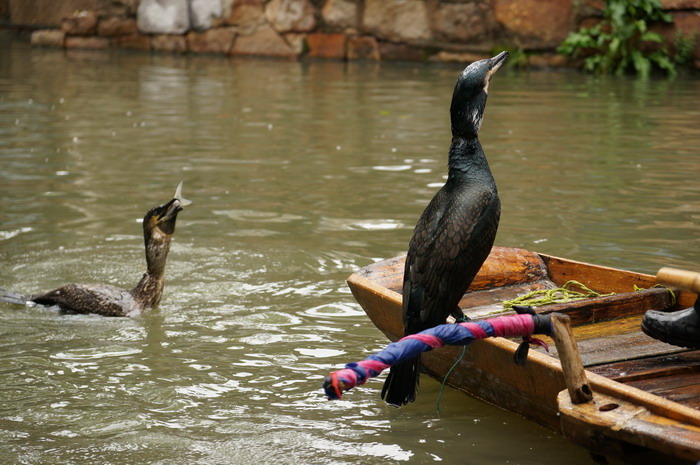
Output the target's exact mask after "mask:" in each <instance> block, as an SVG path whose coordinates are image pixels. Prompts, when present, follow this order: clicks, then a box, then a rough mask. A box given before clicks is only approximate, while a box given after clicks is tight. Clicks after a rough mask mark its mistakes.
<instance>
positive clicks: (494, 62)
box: [488, 51, 510, 79]
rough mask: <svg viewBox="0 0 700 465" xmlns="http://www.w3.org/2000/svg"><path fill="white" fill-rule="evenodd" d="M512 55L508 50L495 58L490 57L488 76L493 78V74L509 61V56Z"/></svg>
mask: <svg viewBox="0 0 700 465" xmlns="http://www.w3.org/2000/svg"><path fill="white" fill-rule="evenodd" d="M509 57H510V54H509V53H508V52H507V51H503V52H501V53H499V54H498V55H496V56H495V57H493V58H490V59H489V71H488V77H489V79H491V76H493V74H494V73H495V72H496V71H498V68H500V67H501V66H502V65H503V63H505V62H506V61H508V58H509Z"/></svg>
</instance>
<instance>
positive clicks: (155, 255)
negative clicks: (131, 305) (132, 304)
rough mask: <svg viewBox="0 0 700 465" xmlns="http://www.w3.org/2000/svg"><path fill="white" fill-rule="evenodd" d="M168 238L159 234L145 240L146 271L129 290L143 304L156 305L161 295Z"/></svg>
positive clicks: (168, 244)
mask: <svg viewBox="0 0 700 465" xmlns="http://www.w3.org/2000/svg"><path fill="white" fill-rule="evenodd" d="M170 239H171V237H170V236H168V235H159V236H158V237H150V238H149V239H147V240H146V267H147V268H146V273H144V275H143V277H142V278H141V281H139V283H138V284H137V285H136V287H134V289H132V291H131V294H132V295H133V296H134V298H135V299H136V300H137V301H138V302H140V303H141V304H143V305H144V306H147V307H152V306H155V305H158V303H159V302H160V298H161V296H162V295H163V287H164V285H165V262H166V260H167V258H168V252H169V251H170Z"/></svg>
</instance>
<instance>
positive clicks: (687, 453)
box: [558, 391, 700, 464]
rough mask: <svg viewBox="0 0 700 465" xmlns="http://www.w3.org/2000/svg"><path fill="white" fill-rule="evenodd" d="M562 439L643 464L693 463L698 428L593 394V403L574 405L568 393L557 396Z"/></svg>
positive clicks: (699, 449)
mask: <svg viewBox="0 0 700 465" xmlns="http://www.w3.org/2000/svg"><path fill="white" fill-rule="evenodd" d="M558 404H559V412H560V414H561V431H562V434H563V435H564V437H566V438H567V439H570V440H572V441H574V442H576V443H579V444H582V445H585V446H587V447H589V448H590V449H592V450H593V451H594V452H597V453H600V454H605V455H608V454H611V453H613V452H614V455H618V456H623V457H625V458H626V459H627V460H630V459H636V460H635V461H639V462H644V463H654V464H658V463H673V464H682V463H693V464H694V463H696V462H697V460H698V458H700V427H698V426H695V425H692V424H683V423H678V422H672V421H669V419H668V418H667V417H666V416H664V415H658V414H655V413H654V412H652V411H650V410H649V409H648V408H646V407H645V406H644V405H643V404H640V403H637V402H627V401H625V400H621V399H620V398H618V397H615V396H609V395H606V394H599V393H594V396H593V401H592V402H587V403H580V404H575V403H573V402H572V401H571V399H570V398H569V395H568V392H566V391H562V392H561V393H559V396H558Z"/></svg>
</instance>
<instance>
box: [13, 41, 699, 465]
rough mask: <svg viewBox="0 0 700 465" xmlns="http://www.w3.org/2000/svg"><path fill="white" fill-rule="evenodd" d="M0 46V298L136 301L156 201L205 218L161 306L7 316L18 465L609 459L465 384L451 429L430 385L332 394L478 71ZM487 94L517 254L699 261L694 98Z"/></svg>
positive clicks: (633, 265) (566, 91) (509, 233)
mask: <svg viewBox="0 0 700 465" xmlns="http://www.w3.org/2000/svg"><path fill="white" fill-rule="evenodd" d="M3 50H4V53H3V55H2V60H0V134H1V135H2V137H0V161H1V162H2V170H0V181H2V184H3V189H2V191H0V201H1V202H2V203H1V205H2V207H0V208H1V210H0V212H1V214H0V260H2V263H3V266H2V267H0V286H2V287H7V288H10V289H15V290H18V291H26V292H33V291H39V290H46V289H49V288H51V287H55V286H58V285H61V284H64V283H66V282H75V281H83V282H85V281H87V282H104V283H109V284H114V285H122V286H133V285H134V284H135V283H136V281H137V280H138V278H139V277H140V275H141V273H142V270H143V267H144V261H143V249H142V244H141V242H142V239H141V237H142V236H141V225H140V223H139V222H138V221H139V220H140V218H142V216H143V214H144V212H145V211H146V209H148V208H149V207H151V206H153V205H156V204H159V203H161V202H162V201H163V200H164V196H167V195H170V193H171V192H172V189H173V187H174V186H175V185H176V184H177V182H178V181H180V180H181V179H182V180H184V181H185V195H186V196H187V197H188V198H191V199H193V200H194V204H193V205H192V206H191V207H188V208H187V209H186V210H185V211H184V212H183V213H182V214H181V215H180V218H179V221H178V229H177V232H176V234H175V239H174V242H173V247H172V251H171V255H170V262H169V264H168V270H167V286H166V290H165V294H164V297H163V302H162V304H161V307H160V309H158V310H156V311H154V312H152V313H149V314H146V315H144V316H143V317H141V318H139V319H133V320H132V319H113V318H102V317H94V316H81V315H65V314H60V313H57V312H55V311H54V310H53V309H45V308H33V309H27V308H23V309H17V308H14V307H12V306H10V305H4V304H3V305H0V315H1V318H2V320H3V324H2V325H0V346H1V347H2V353H3V357H2V358H1V360H0V399H2V403H1V407H0V444H2V446H1V447H0V462H2V463H5V462H8V463H31V464H42V463H47V464H48V463H52V464H53V463H84V462H87V461H89V460H91V461H96V462H99V463H115V464H116V463H152V464H168V463H202V464H204V463H207V464H210V463H250V462H251V461H253V460H255V461H257V462H260V463H323V464H326V463H388V462H390V463H394V462H408V463H431V462H436V461H445V462H447V463H456V462H459V463H479V464H490V463H494V464H495V463H521V464H527V463H540V464H546V463H551V464H558V463H572V464H574V463H590V459H589V458H588V455H587V453H586V452H585V451H583V450H581V449H579V448H577V447H575V446H573V445H571V444H569V443H567V442H565V441H563V440H562V439H560V438H558V437H557V436H556V435H554V434H553V433H550V432H548V431H545V430H543V429H540V428H537V427H533V426H532V425H531V424H529V423H527V422H524V421H522V420H521V419H520V418H518V417H514V416H512V415H510V414H508V413H506V412H502V411H500V410H498V409H496V408H494V407H491V406H486V405H483V404H482V403H480V402H478V401H476V400H473V399H470V398H468V397H466V396H464V395H462V394H460V393H456V392H454V391H449V392H447V393H446V394H445V396H443V399H442V403H441V405H442V414H441V416H439V417H438V416H437V415H436V413H435V405H434V403H435V399H436V397H437V392H438V390H439V385H438V384H437V383H436V382H434V381H433V380H430V379H428V378H424V379H423V382H422V391H421V395H420V396H419V399H418V401H417V402H416V403H415V404H413V405H411V406H409V407H405V408H402V409H394V408H389V407H387V406H385V405H384V404H383V403H382V402H381V401H380V399H379V388H380V387H381V380H373V381H370V382H369V383H368V384H367V385H366V386H364V387H362V388H360V389H357V390H356V391H355V392H353V393H351V394H349V395H348V396H347V397H346V400H343V401H340V402H334V403H330V402H327V401H326V400H325V399H324V398H323V397H322V395H321V390H320V384H321V381H322V379H323V377H324V376H325V375H326V374H327V373H328V372H329V371H331V370H333V369H337V368H338V367H340V366H342V365H343V364H344V363H345V362H348V361H355V360H358V359H362V358H364V357H365V356H366V355H368V354H369V353H372V352H374V351H376V350H378V349H379V348H381V347H382V346H383V345H384V343H385V339H384V337H383V336H382V335H381V334H380V333H379V331H377V330H376V329H375V328H374V327H373V326H372V325H371V323H370V322H369V321H368V319H367V318H366V317H365V316H364V313H363V312H362V310H361V309H360V308H359V306H358V305H357V304H356V303H355V301H354V300H353V298H352V295H351V294H350V293H349V291H348V289H347V287H346V286H345V283H344V280H345V278H346V277H347V276H348V275H349V274H350V273H351V272H352V271H354V270H355V269H357V268H358V267H360V266H364V265H366V264H368V263H371V262H372V261H374V260H377V259H380V258H385V257H388V256H391V255H395V254H398V253H400V252H403V251H404V249H405V247H406V244H407V242H408V238H409V236H410V233H411V229H412V227H413V224H415V221H416V218H417V217H418V215H419V214H420V211H421V210H422V208H423V207H424V206H425V205H426V203H427V202H428V201H429V199H430V197H431V196H432V194H433V193H434V192H435V190H436V189H437V187H438V186H439V185H440V184H441V183H442V182H443V181H444V174H445V165H446V151H447V147H448V145H449V132H448V128H449V120H448V112H447V109H448V107H449V99H450V97H451V92H452V85H453V83H454V80H455V77H456V75H457V73H458V72H459V67H454V66H444V67H440V66H422V65H406V64H389V63H383V64H380V65H376V64H357V63H352V64H342V63H325V62H311V63H287V62H277V61H266V60H261V61H256V60H249V61H235V60H228V59H222V58H215V57H170V56H151V55H143V54H104V53H99V54H92V53H77V52H68V53H63V52H62V51H54V50H30V49H28V47H26V46H25V45H23V44H17V43H13V44H10V43H7V42H6V41H5V42H4V43H3ZM491 90H492V92H491V96H490V99H489V105H488V110H487V112H486V117H485V121H484V125H483V130H482V143H483V145H484V148H485V151H486V153H487V156H488V157H489V160H490V164H491V167H492V170H493V172H494V175H495V177H496V181H497V183H498V186H499V191H500V194H501V199H502V203H503V215H502V223H501V228H500V231H499V235H498V238H497V243H498V244H499V245H511V246H521V247H525V248H530V249H535V250H539V251H542V252H546V253H551V254H555V255H562V256H567V257H571V258H575V259H579V260H586V261H593V262H596V263H600V264H604V265H610V266H619V267H624V268H628V269H633V270H638V271H644V272H654V271H655V270H656V269H657V268H658V267H659V266H661V265H675V266H682V267H689V268H696V269H697V268H698V265H697V264H698V263H700V239H698V234H697V231H698V220H699V216H700V214H699V213H698V211H699V209H698V205H700V186H699V185H698V183H697V182H696V179H697V174H698V172H699V171H700V170H699V168H700V161H699V160H700V158H698V149H697V147H698V146H699V145H700V129H699V128H698V125H697V121H698V116H699V114H698V113H699V110H698V108H700V105H698V103H700V102H698V97H697V96H698V95H700V92H699V91H700V83H699V82H698V81H697V80H695V79H678V80H676V81H657V80H650V81H647V82H641V81H633V80H629V79H625V78H592V77H585V76H580V75H578V74H575V73H526V74H516V73H510V74H508V73H504V74H499V76H497V77H496V78H495V81H494V83H493V84H492V86H491ZM504 438H508V440H507V441H506V442H505V443H504V441H503V439H504ZM465 449H466V450H465Z"/></svg>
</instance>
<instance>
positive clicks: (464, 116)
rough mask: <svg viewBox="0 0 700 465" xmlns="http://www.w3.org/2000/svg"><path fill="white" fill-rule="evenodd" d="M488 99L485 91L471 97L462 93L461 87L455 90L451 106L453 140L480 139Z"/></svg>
mask: <svg viewBox="0 0 700 465" xmlns="http://www.w3.org/2000/svg"><path fill="white" fill-rule="evenodd" d="M487 97H488V94H486V92H485V91H483V90H481V91H479V92H478V93H477V94H476V95H471V94H469V93H465V92H464V91H460V89H459V87H456V88H455V93H454V95H453V96H452V104H451V105H450V119H451V126H452V137H453V138H461V139H476V138H478V137H479V129H481V122H482V121H483V119H484V109H485V108H486V98H487Z"/></svg>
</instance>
